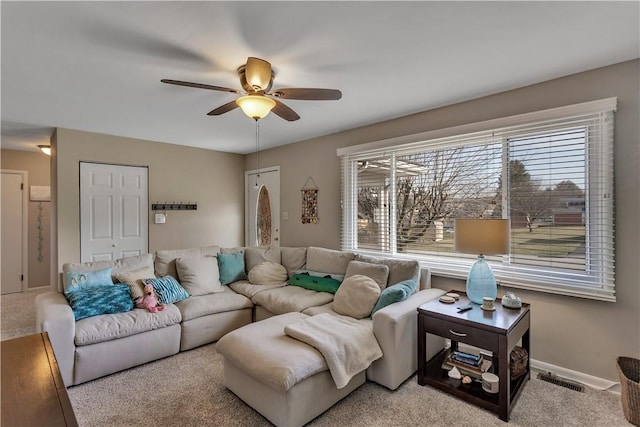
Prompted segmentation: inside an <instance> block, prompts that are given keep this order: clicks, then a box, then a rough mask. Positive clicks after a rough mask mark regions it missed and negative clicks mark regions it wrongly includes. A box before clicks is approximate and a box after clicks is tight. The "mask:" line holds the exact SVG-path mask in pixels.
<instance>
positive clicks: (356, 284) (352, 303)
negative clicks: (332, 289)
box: [333, 274, 381, 319]
mask: <svg viewBox="0 0 640 427" xmlns="http://www.w3.org/2000/svg"><path fill="white" fill-rule="evenodd" d="M380 292H381V291H380V286H378V284H377V283H376V282H375V280H373V279H372V278H370V277H367V276H362V275H360V274H356V275H355V276H351V277H349V278H346V279H344V282H342V284H341V285H340V287H339V288H338V292H336V295H335V297H334V299H333V309H334V310H335V311H336V313H338V314H342V315H345V316H349V317H353V318H354V319H364V318H365V317H369V316H370V315H371V310H373V306H374V305H375V304H376V302H377V301H378V298H380Z"/></svg>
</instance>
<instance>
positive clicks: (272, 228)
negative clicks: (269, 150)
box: [245, 166, 280, 246]
mask: <svg viewBox="0 0 640 427" xmlns="http://www.w3.org/2000/svg"><path fill="white" fill-rule="evenodd" d="M245 188H246V191H245V194H246V198H245V207H246V209H245V212H246V213H245V245H246V246H280V167H279V166H275V167H272V168H264V169H260V170H259V172H257V171H249V172H246V173H245Z"/></svg>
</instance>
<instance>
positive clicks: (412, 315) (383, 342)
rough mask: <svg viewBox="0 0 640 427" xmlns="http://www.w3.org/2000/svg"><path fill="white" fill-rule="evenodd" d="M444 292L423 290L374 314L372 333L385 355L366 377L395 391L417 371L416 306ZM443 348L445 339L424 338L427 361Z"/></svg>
mask: <svg viewBox="0 0 640 427" xmlns="http://www.w3.org/2000/svg"><path fill="white" fill-rule="evenodd" d="M444 293H445V291H444V290H442V289H435V288H433V289H425V290H423V291H420V292H417V293H415V294H413V295H412V296H411V297H409V298H408V299H406V300H405V301H401V302H397V303H395V304H391V305H389V306H387V307H385V308H383V309H382V310H379V311H377V312H376V313H375V314H374V315H373V333H374V335H375V336H376V339H377V340H378V344H380V348H382V353H383V354H384V355H383V356H382V358H380V359H378V360H376V361H375V362H374V363H373V364H372V365H371V366H370V367H369V369H368V370H367V378H369V379H370V380H372V381H375V382H377V383H378V384H381V385H383V386H385V387H387V388H389V389H391V390H395V389H396V388H398V387H399V386H400V384H402V383H403V382H404V381H405V380H406V379H407V378H409V377H410V376H411V375H413V374H414V373H415V372H416V371H417V370H418V320H417V318H418V311H417V310H418V307H420V306H421V305H422V304H424V303H425V302H427V301H430V300H432V299H434V298H438V297H439V296H440V295H443V294H444ZM442 348H444V338H441V337H437V336H435V335H430V334H429V335H427V350H428V353H427V359H430V358H431V357H432V356H433V355H435V354H436V353H437V352H438V351H440V350H441V349H442Z"/></svg>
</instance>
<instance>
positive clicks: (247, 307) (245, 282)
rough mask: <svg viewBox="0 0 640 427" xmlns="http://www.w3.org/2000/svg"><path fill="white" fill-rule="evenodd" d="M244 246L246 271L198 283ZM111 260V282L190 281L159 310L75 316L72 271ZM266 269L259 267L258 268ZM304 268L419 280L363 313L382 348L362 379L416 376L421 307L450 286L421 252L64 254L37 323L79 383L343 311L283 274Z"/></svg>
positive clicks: (386, 283) (69, 377)
mask: <svg viewBox="0 0 640 427" xmlns="http://www.w3.org/2000/svg"><path fill="white" fill-rule="evenodd" d="M238 253H241V262H242V263H243V266H242V270H243V273H244V274H240V275H239V276H238V277H237V278H236V279H237V280H233V281H232V282H231V283H228V284H226V285H223V286H218V287H217V288H207V286H209V285H207V286H201V283H199V281H202V277H203V276H202V275H203V274H207V275H208V276H216V275H218V277H213V279H215V280H213V282H216V283H218V284H220V281H219V279H220V278H221V275H222V273H223V271H222V270H219V269H212V270H207V269H204V270H203V269H202V268H200V267H202V266H203V265H205V264H204V262H206V263H208V264H206V265H210V261H212V260H216V258H217V259H218V261H220V260H222V259H223V258H224V259H226V258H227V255H238ZM196 260H199V261H198V262H200V264H198V265H200V267H197V266H196V267H193V266H192V267H193V268H191V270H189V268H186V270H185V265H187V264H189V263H192V262H195V261H196ZM213 265H215V264H213ZM274 266H275V267H280V270H281V271H282V272H283V273H281V274H282V277H279V278H278V277H270V276H269V274H271V273H272V272H269V271H266V270H269V269H266V270H265V268H264V267H270V268H271V267H274ZM218 267H219V266H218ZM105 268H109V269H111V275H112V280H113V282H114V283H117V282H118V281H126V279H127V278H131V277H135V276H136V274H137V275H138V276H140V275H141V274H142V275H152V276H154V277H166V276H171V277H174V278H176V279H177V280H178V281H179V282H180V283H181V284H182V285H184V289H186V290H187V292H188V293H189V294H190V296H189V297H188V298H186V299H183V300H181V301H178V302H175V303H172V304H167V305H166V307H165V309H164V310H162V311H159V312H157V313H151V312H148V311H147V310H144V309H140V308H134V309H133V310H129V311H125V312H122V313H115V314H102V315H97V316H92V317H87V318H83V319H80V320H76V319H75V317H74V312H73V310H72V308H71V306H70V304H69V302H68V299H67V297H65V293H64V291H65V290H68V289H69V287H70V286H72V284H70V283H67V279H68V278H69V277H71V276H70V274H78V273H79V272H80V273H81V272H96V271H99V270H104V269H105ZM207 268H208V267H207ZM207 271H209V273H207ZM265 271H266V273H267V274H265ZM260 272H262V273H263V274H262V275H260V274H258V273H260ZM300 273H302V274H310V275H312V276H313V277H327V276H328V277H331V278H334V279H335V280H346V279H347V278H348V277H350V276H354V275H356V274H357V275H360V276H362V275H364V276H366V275H367V274H370V275H371V276H372V277H374V278H375V279H376V280H377V283H378V284H379V285H380V287H381V289H383V288H387V287H393V286H395V285H397V284H398V283H400V282H403V281H407V280H417V281H418V283H419V286H418V289H416V291H415V293H413V294H412V295H410V296H409V297H408V298H407V299H405V300H403V301H399V302H395V303H393V304H390V305H388V306H386V307H384V308H381V309H379V310H378V311H376V312H375V313H374V315H373V316H371V317H364V318H362V319H360V320H359V322H360V323H362V324H364V325H367V327H369V328H370V329H371V330H372V331H373V333H374V335H375V337H376V339H377V341H378V343H379V345H380V348H381V349H382V352H383V356H382V357H381V358H380V359H378V360H376V361H375V362H373V364H372V365H371V366H370V367H369V368H368V369H367V371H366V378H367V379H368V380H371V381H375V382H376V383H378V384H381V385H383V386H385V387H387V388H389V389H392V390H393V389H396V388H397V387H398V386H399V385H400V384H401V383H402V382H403V381H405V380H406V379H407V378H409V377H410V376H411V375H413V373H414V372H415V371H416V370H417V360H416V359H417V356H416V355H417V342H416V341H417V340H416V335H417V321H416V317H417V312H416V309H417V307H419V306H420V305H421V304H423V303H425V302H427V301H429V300H431V299H433V298H437V297H439V296H440V295H442V294H443V293H444V291H442V290H439V289H431V288H430V274H429V271H428V270H425V269H422V270H421V269H420V266H419V264H418V263H417V262H416V261H413V260H397V259H386V258H374V257H368V256H363V255H360V254H356V253H352V252H345V251H337V250H331V249H325V248H318V247H308V248H288V247H270V248H251V247H247V248H220V247H218V246H208V247H201V248H190V249H176V250H161V251H157V252H156V253H155V256H152V255H151V254H145V255H142V256H136V257H129V258H123V259H120V260H116V261H96V262H89V263H68V264H65V265H64V266H63V272H62V274H61V276H62V280H61V286H60V287H59V289H58V291H52V292H48V293H45V294H41V295H38V297H37V298H36V322H37V329H38V331H46V332H48V334H49V338H50V340H51V343H52V346H53V349H54V352H55V355H56V359H57V361H58V365H59V368H60V372H61V374H62V378H63V380H64V383H65V385H66V386H72V385H77V384H81V383H83V382H86V381H90V380H92V379H95V378H99V377H102V376H105V375H109V374H112V373H115V372H118V371H121V370H124V369H128V368H131V367H134V366H137V365H140V364H144V363H147V362H150V361H153V360H156V359H159V358H163V357H168V356H171V355H174V354H176V353H178V352H180V351H185V350H189V349H192V348H195V347H198V346H201V345H204V344H208V343H211V342H215V341H218V340H219V339H220V338H222V337H223V336H224V335H225V334H227V333H229V332H231V331H234V330H236V329H238V328H241V327H242V326H245V325H248V324H251V323H252V322H260V321H262V320H264V319H268V318H270V317H272V316H275V315H282V314H286V313H304V314H306V315H311V316H312V315H315V314H321V313H329V314H332V315H340V314H337V313H336V307H334V302H333V301H334V297H335V294H334V293H331V292H325V291H322V290H313V289H309V288H307V287H300V286H294V285H291V284H288V283H287V280H290V278H291V277H292V276H293V275H295V274H300ZM198 275H200V278H198ZM208 276H207V277H208ZM260 276H262V277H260ZM271 276H273V274H271ZM123 279H124V280H123ZM261 281H263V283H261ZM128 283H129V284H131V281H129V282H128ZM427 339H428V340H429V345H428V348H429V349H430V354H429V355H427V356H428V357H431V356H432V355H433V354H435V353H436V352H437V351H438V350H439V349H441V348H443V346H444V341H443V340H442V339H441V338H439V337H435V336H428V337H427Z"/></svg>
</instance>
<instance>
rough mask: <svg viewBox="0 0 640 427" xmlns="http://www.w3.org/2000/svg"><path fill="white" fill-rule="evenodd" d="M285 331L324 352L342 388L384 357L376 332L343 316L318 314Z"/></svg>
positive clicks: (337, 384) (334, 379) (288, 326)
mask: <svg viewBox="0 0 640 427" xmlns="http://www.w3.org/2000/svg"><path fill="white" fill-rule="evenodd" d="M284 331H285V333H286V334H287V335H289V336H290V337H292V338H295V339H297V340H298V341H302V342H304V343H306V344H309V345H310V346H312V347H314V348H315V349H317V350H318V351H319V352H320V353H322V355H323V356H324V358H325V360H326V361H327V365H328V366H329V371H330V372H331V376H332V377H333V381H335V383H336V386H337V387H338V388H339V389H340V388H343V387H344V386H346V385H347V384H348V383H349V381H350V380H351V378H353V377H354V376H355V375H356V374H358V373H360V372H362V371H364V370H365V369H367V368H368V367H369V365H371V363H372V362H373V361H375V360H377V359H379V358H381V357H382V350H381V349H380V346H379V345H378V341H377V340H376V337H375V335H373V332H372V331H371V330H370V329H369V328H367V327H366V326H364V325H361V324H360V323H358V322H357V321H355V320H350V319H347V318H344V317H337V316H333V315H331V314H327V313H324V314H318V315H316V316H311V317H308V318H306V319H304V320H300V321H298V322H295V323H292V324H290V325H287V326H285V328H284Z"/></svg>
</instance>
